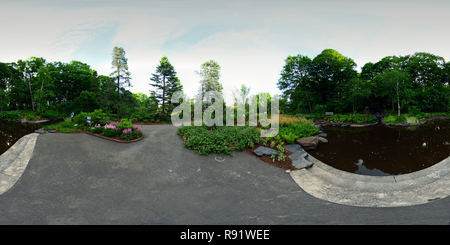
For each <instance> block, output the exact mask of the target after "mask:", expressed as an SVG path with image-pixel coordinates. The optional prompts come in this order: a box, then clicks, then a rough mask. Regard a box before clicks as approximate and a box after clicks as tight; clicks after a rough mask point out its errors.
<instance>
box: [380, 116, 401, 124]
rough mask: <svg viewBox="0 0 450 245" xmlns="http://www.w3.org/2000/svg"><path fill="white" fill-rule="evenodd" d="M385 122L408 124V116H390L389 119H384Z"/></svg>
mask: <svg viewBox="0 0 450 245" xmlns="http://www.w3.org/2000/svg"><path fill="white" fill-rule="evenodd" d="M383 122H387V123H400V122H406V116H405V115H400V117H399V116H395V115H388V116H387V117H384V119H383Z"/></svg>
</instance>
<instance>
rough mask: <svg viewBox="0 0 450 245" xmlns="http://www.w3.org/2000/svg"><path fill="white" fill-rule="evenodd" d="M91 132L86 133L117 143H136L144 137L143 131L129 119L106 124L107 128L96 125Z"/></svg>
mask: <svg viewBox="0 0 450 245" xmlns="http://www.w3.org/2000/svg"><path fill="white" fill-rule="evenodd" d="M89 131H90V132H89ZM89 131H86V133H88V134H90V135H94V136H98V137H100V138H104V139H109V140H112V141H116V142H136V141H139V140H141V139H142V138H143V137H144V133H143V132H142V129H141V128H140V127H139V126H133V125H132V124H131V120H127V119H122V120H121V121H120V122H110V123H106V124H105V126H101V125H100V124H96V125H94V127H91V128H90V129H89Z"/></svg>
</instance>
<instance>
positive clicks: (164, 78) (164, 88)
mask: <svg viewBox="0 0 450 245" xmlns="http://www.w3.org/2000/svg"><path fill="white" fill-rule="evenodd" d="M165 98H166V76H165V75H163V98H162V99H163V103H162V114H163V115H164V112H165V110H164V103H165Z"/></svg>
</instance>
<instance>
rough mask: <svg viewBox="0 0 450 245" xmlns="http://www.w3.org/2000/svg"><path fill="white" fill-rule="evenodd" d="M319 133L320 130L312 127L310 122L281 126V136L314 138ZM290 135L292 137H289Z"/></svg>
mask: <svg viewBox="0 0 450 245" xmlns="http://www.w3.org/2000/svg"><path fill="white" fill-rule="evenodd" d="M318 133H319V129H318V128H316V127H314V126H313V125H311V123H309V122H302V123H293V124H289V125H286V126H280V128H279V134H280V135H281V136H283V135H287V136H288V137H294V136H295V138H296V139H299V138H304V137H309V136H313V135H316V134H318ZM289 135H290V136H289Z"/></svg>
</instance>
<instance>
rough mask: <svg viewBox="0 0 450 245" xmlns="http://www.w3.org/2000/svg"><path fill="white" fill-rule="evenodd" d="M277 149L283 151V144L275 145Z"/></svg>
mask: <svg viewBox="0 0 450 245" xmlns="http://www.w3.org/2000/svg"><path fill="white" fill-rule="evenodd" d="M277 149H278V151H279V152H281V153H284V151H285V149H284V147H283V145H277Z"/></svg>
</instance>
